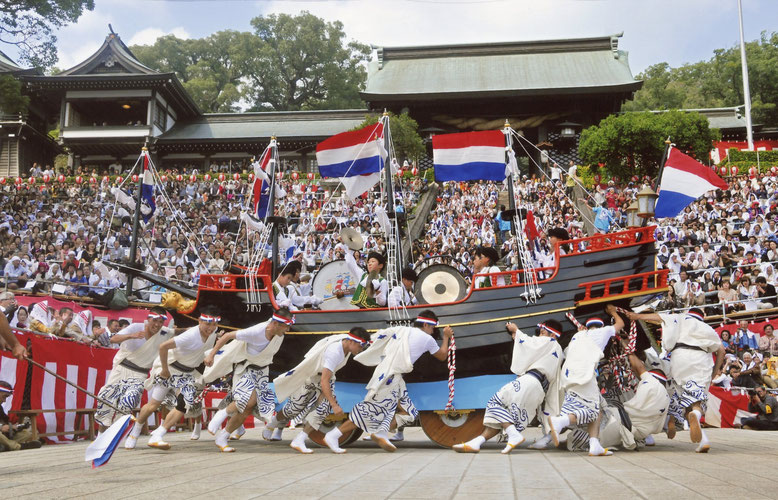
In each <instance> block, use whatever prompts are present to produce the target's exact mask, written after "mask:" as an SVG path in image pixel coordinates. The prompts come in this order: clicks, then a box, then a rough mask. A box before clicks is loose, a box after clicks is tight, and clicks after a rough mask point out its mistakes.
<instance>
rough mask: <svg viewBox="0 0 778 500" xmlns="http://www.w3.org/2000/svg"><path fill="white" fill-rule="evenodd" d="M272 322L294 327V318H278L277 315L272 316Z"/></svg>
mask: <svg viewBox="0 0 778 500" xmlns="http://www.w3.org/2000/svg"><path fill="white" fill-rule="evenodd" d="M273 321H278V322H279V323H283V324H285V325H289V326H291V325H294V316H292V317H291V318H284V317H283V316H279V315H278V314H274V315H273Z"/></svg>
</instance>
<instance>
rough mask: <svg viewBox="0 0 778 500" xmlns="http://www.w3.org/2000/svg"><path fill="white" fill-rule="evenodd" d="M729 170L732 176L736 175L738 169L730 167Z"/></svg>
mask: <svg viewBox="0 0 778 500" xmlns="http://www.w3.org/2000/svg"><path fill="white" fill-rule="evenodd" d="M729 170H730V172H732V175H737V173H738V170H739V169H738V168H737V165H732V168H730V169H729Z"/></svg>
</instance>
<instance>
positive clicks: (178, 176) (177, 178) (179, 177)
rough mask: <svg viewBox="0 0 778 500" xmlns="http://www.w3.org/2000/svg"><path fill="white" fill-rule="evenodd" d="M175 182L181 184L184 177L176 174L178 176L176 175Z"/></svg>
mask: <svg viewBox="0 0 778 500" xmlns="http://www.w3.org/2000/svg"><path fill="white" fill-rule="evenodd" d="M176 180H177V181H178V182H181V181H183V180H184V176H183V175H181V174H178V175H176Z"/></svg>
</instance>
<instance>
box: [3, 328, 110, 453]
mask: <svg viewBox="0 0 778 500" xmlns="http://www.w3.org/2000/svg"><path fill="white" fill-rule="evenodd" d="M30 338H31V339H32V346H31V349H30V350H31V354H32V359H34V360H35V361H37V362H38V363H40V364H42V365H44V366H45V367H46V368H48V369H50V370H52V371H54V372H56V373H57V374H59V375H60V376H62V377H65V378H66V379H68V380H70V381H71V382H73V383H74V384H76V385H78V386H80V387H83V388H84V389H86V390H87V391H89V392H91V393H93V394H97V392H98V391H99V390H100V389H101V388H102V387H103V385H104V384H105V381H106V380H107V378H108V375H109V374H110V372H111V367H112V364H113V357H114V355H115V354H116V349H108V348H103V347H90V346H87V345H85V344H81V343H78V342H72V341H68V340H63V339H51V338H46V337H42V336H38V335H31V336H30ZM24 364H25V365H26V364H27V363H24ZM14 392H16V390H14ZM15 396H17V398H18V395H16V394H15ZM95 406H96V403H95V401H94V398H92V397H91V396H87V395H86V394H84V393H83V392H82V391H79V390H77V389H76V388H74V387H72V386H70V385H68V384H66V383H65V382H63V381H61V380H57V378H55V377H54V376H53V375H51V374H49V373H46V372H44V371H43V370H41V369H38V368H35V367H33V369H32V384H31V387H30V408H32V409H42V410H49V409H76V408H94V407H95ZM84 419H85V421H84V422H81V423H80V428H81V429H86V428H87V422H86V417H84ZM75 421H76V413H75V412H61V413H44V414H41V415H40V416H39V417H38V431H39V432H41V433H46V432H68V431H73V429H74V427H75ZM47 439H48V440H50V441H51V442H54V443H61V442H67V441H72V440H73V434H65V435H64V436H60V437H56V436H52V437H49V438H47Z"/></svg>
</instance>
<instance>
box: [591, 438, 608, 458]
mask: <svg viewBox="0 0 778 500" xmlns="http://www.w3.org/2000/svg"><path fill="white" fill-rule="evenodd" d="M604 452H605V448H603V447H602V445H601V444H600V439H599V438H589V453H590V454H592V455H602V454H603V453H604Z"/></svg>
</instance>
